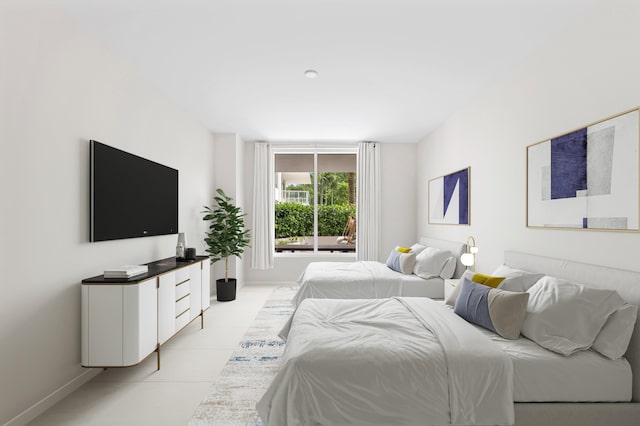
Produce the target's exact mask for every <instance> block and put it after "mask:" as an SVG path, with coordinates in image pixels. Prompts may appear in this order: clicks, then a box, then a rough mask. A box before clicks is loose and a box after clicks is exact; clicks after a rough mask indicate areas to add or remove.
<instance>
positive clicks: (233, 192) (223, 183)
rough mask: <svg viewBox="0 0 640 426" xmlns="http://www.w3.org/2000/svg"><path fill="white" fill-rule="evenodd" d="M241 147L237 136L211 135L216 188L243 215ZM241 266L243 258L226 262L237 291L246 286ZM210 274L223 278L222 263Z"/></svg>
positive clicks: (214, 277) (232, 258)
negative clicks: (238, 288) (237, 288)
mask: <svg viewBox="0 0 640 426" xmlns="http://www.w3.org/2000/svg"><path fill="white" fill-rule="evenodd" d="M244 146H245V144H244V142H243V141H242V139H240V136H238V135H237V134H235V133H216V134H215V135H214V150H215V182H216V188H222V190H223V191H224V193H225V194H227V196H229V197H231V198H233V202H234V203H235V204H236V205H237V206H238V207H240V208H242V209H243V211H244V208H245V196H244V174H245V171H244ZM216 195H217V194H216ZM208 205H209V206H213V199H211V200H210V201H209V202H208ZM245 226H246V227H247V228H250V226H251V223H250V222H249V221H248V220H247V218H246V217H245ZM243 262H244V256H243V257H242V258H238V257H236V256H232V257H230V258H229V278H236V279H237V283H238V286H239V287H242V286H243V285H244V284H245V282H244V263H243ZM212 274H213V279H214V280H216V279H220V278H224V275H225V262H224V260H220V261H218V262H216V263H215V264H214V265H213V269H212ZM211 291H212V293H215V286H211Z"/></svg>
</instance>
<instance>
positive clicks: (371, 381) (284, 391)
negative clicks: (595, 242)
mask: <svg viewBox="0 0 640 426" xmlns="http://www.w3.org/2000/svg"><path fill="white" fill-rule="evenodd" d="M505 264H507V265H509V266H511V267H514V268H519V269H525V270H528V271H532V272H542V273H545V274H547V275H552V276H556V277H559V278H564V279H567V280H570V281H574V282H580V283H582V284H584V285H586V286H590V287H596V288H606V289H614V290H616V291H618V293H619V294H620V295H621V296H622V298H623V299H625V301H626V302H628V303H633V304H635V305H638V304H640V273H638V272H632V271H622V270H616V269H612V268H606V267H600V266H594V265H586V264H580V263H576V262H569V261H562V260H557V259H550V258H545V257H540V256H534V255H527V254H522V253H516V252H506V253H505ZM403 301H404V302H403ZM434 303H435V304H436V305H434ZM407 304H409V305H411V308H410V309H408V311H409V312H410V314H408V313H407V309H405V310H404V311H403V309H402V307H403V306H404V307H405V308H406V306H405V305H407ZM358 305H362V306H365V309H364V311H365V312H364V314H363V313H361V312H358V309H357V306H358ZM392 305H393V309H392ZM367 307H368V313H367ZM437 310H443V311H447V308H445V307H443V306H442V305H438V304H437V303H436V302H433V301H430V300H428V299H424V298H406V299H403V298H398V299H387V300H351V301H349V300H308V301H305V303H304V304H303V305H302V306H301V307H300V308H299V311H298V312H296V314H295V315H294V317H293V318H292V321H290V324H289V325H290V331H289V330H288V329H285V330H283V331H284V333H285V335H286V334H287V333H289V334H288V336H289V340H288V342H287V347H286V349H285V354H284V356H283V364H282V368H281V371H280V373H279V374H278V376H277V377H276V379H275V380H274V382H273V383H272V386H271V387H270V389H269V390H268V391H267V393H266V394H265V396H264V397H263V399H262V400H261V401H260V402H259V404H258V409H259V412H260V415H261V417H262V418H263V420H267V419H268V420H270V423H269V424H282V425H285V424H287V423H288V422H287V418H288V419H290V420H291V419H296V416H299V415H300V412H301V411H299V410H302V412H305V410H307V411H306V412H308V413H312V414H311V421H312V423H311V424H334V423H349V424H385V422H386V423H388V424H394V423H395V424H426V423H427V422H428V421H427V419H429V420H430V421H429V424H449V418H448V417H447V416H448V415H449V413H451V415H452V416H458V417H456V418H455V419H454V421H457V422H458V423H459V424H474V423H476V422H479V423H481V424H509V421H511V422H513V420H514V418H515V424H516V425H518V426H521V425H539V424H545V425H598V424H611V425H613V424H615V425H637V424H639V421H638V420H639V419H640V403H639V401H640V379H639V377H638V376H639V375H640V359H639V354H640V351H639V346H640V338H639V334H640V331H639V330H640V327H639V326H638V325H637V323H636V328H635V330H634V333H633V337H632V340H631V344H630V345H629V349H628V351H627V353H626V354H625V358H626V359H620V360H616V361H610V360H606V359H605V358H604V357H602V356H600V355H598V354H597V353H595V352H593V351H591V350H589V351H583V352H580V353H577V354H574V355H571V356H570V357H564V356H562V355H559V354H556V353H553V352H550V351H547V350H546V349H543V348H541V347H539V346H538V345H537V344H535V343H533V342H531V341H529V340H527V339H524V338H522V337H521V338H520V339H518V340H516V341H508V340H506V339H502V338H500V337H499V336H497V335H495V334H493V333H490V332H488V331H484V330H483V329H480V328H479V327H475V326H471V325H470V324H468V323H465V324H467V326H468V327H470V328H471V329H473V330H476V333H477V334H479V335H482V336H484V337H485V338H486V340H489V341H492V342H494V343H495V344H497V347H500V348H501V349H502V351H499V352H501V353H503V354H506V355H507V356H508V358H509V359H510V360H511V363H509V364H510V365H513V373H511V374H512V375H511V376H509V378H508V380H507V382H508V383H507V384H506V385H505V384H504V383H505V382H504V377H503V376H501V374H497V375H493V374H494V373H491V374H492V376H491V377H492V378H491V379H490V380H487V377H486V376H484V377H481V379H480V380H479V381H474V379H473V376H474V371H475V370H476V368H475V367H473V364H472V362H473V356H477V355H478V349H477V348H476V345H475V344H474V350H473V352H472V353H471V355H472V357H471V359H466V358H462V361H460V360H459V361H457V364H456V363H453V364H452V363H451V355H450V354H447V355H446V359H447V364H448V366H449V370H448V371H445V372H444V375H443V374H440V375H437V374H436V373H437V372H438V370H441V369H442V368H443V367H442V365H441V364H438V362H437V360H438V359H441V358H442V357H443V355H442V353H441V352H439V351H438V349H436V350H435V351H431V352H429V355H428V356H424V357H423V358H424V359H423V358H420V354H419V353H420V352H421V351H422V348H424V347H427V346H428V345H429V342H431V343H433V339H434V337H433V336H432V335H431V334H430V333H429V332H427V331H426V330H427V329H426V328H424V327H422V329H421V328H420V326H419V324H420V323H421V322H422V321H423V320H424V319H420V318H422V317H423V316H430V315H432V312H434V311H437ZM416 311H419V312H420V314H419V315H416ZM445 315H446V314H445ZM451 315H454V316H455V314H453V313H452V312H451ZM411 318H415V319H417V320H418V321H417V323H418V324H416V321H415V320H412V319H411ZM432 321H433V319H432ZM448 321H449V320H439V319H437V318H436V319H435V324H436V325H433V324H431V323H430V325H428V329H429V330H431V331H434V330H437V329H438V327H440V326H441V327H445V328H446V327H448V325H447V324H448ZM405 324H406V325H407V326H406V327H405V326H404V325H405ZM438 324H439V325H438ZM423 326H424V324H423ZM318 327H319V328H318ZM463 332H464V333H467V332H466V331H456V332H454V333H444V334H445V336H446V335H451V336H452V339H453V340H454V342H453V345H454V348H453V352H454V353H459V352H460V353H462V355H463V356H464V352H465V351H466V350H461V349H460V348H457V349H456V348H455V343H456V342H455V340H456V339H457V336H461V334H460V333H463ZM470 333H472V335H473V336H475V337H474V338H478V337H477V335H474V334H473V332H470ZM436 335H437V333H436ZM466 339H468V338H467V337H465V338H464V339H462V338H460V339H458V340H459V341H464V340H466ZM478 339H479V338H478ZM323 341H324V342H328V344H327V345H323V346H319V345H320V343H321V342H323ZM436 342H437V340H436ZM451 344H452V343H451V342H449V343H443V342H442V340H440V346H442V347H445V348H446V346H447V345H451ZM436 346H438V345H437V344H436ZM402 348H404V349H406V350H404V349H402ZM489 352H490V351H489ZM406 354H409V355H406ZM468 354H469V353H468V352H467V355H468ZM452 365H457V367H455V368H453V367H452ZM407 366H409V368H408V370H407V369H405V368H406V367H407ZM445 370H446V367H445ZM426 371H429V373H427V372H426ZM632 371H633V372H634V373H635V374H632ZM461 372H462V373H463V374H462V375H457V374H458V373H461ZM441 373H442V372H441ZM427 375H428V376H429V378H428V379H427ZM447 377H448V378H447ZM344 378H347V380H344ZM447 380H449V382H448V383H445V382H446V381H447ZM443 381H444V382H443ZM501 381H502V384H500V383H501ZM438 384H439V386H440V387H438V386H437V385H438ZM482 384H484V385H485V386H486V388H485V389H482ZM496 384H499V385H498V388H501V389H503V390H504V389H505V386H507V389H508V390H509V393H510V398H511V400H512V401H515V404H513V403H511V402H509V403H507V406H510V407H511V412H509V409H508V407H506V406H505V403H504V401H503V400H501V399H500V398H501V396H500V395H497V394H492V392H493V393H495V391H496V386H495V385H496ZM425 386H426V387H425ZM456 386H457V387H458V388H460V389H465V390H469V391H470V390H473V389H476V388H479V391H478V393H476V394H467V395H466V396H465V395H462V396H456V395H458V394H457V393H456V391H454V390H455V389H454V388H456ZM447 389H448V391H447ZM447 392H449V395H451V398H448V401H444V400H443V398H444V396H446V395H447ZM489 394H491V397H490V398H489V399H490V400H491V401H493V402H492V403H491V404H490V407H491V410H492V412H493V413H498V414H496V415H497V416H498V417H495V418H493V419H492V418H490V417H487V413H482V412H478V411H474V410H477V409H478V407H473V406H472V407H459V404H460V401H461V400H464V401H475V400H478V399H482V398H485V397H486V395H489ZM379 397H381V398H382V399H381V400H380V399H377V398H379ZM335 398H338V399H337V400H336V399H335ZM444 399H447V398H444ZM310 401H311V402H310ZM384 401H392V402H391V403H385V402H384ZM594 401H598V402H594ZM614 401H631V402H614ZM449 403H451V404H452V405H451V406H449V405H448V404H449ZM314 404H315V405H314ZM327 407H331V409H327ZM443 407H444V411H443ZM379 408H380V410H379ZM425 413H429V414H425ZM384 415H386V416H387V417H386V418H385V417H384ZM291 416H293V417H291ZM403 416H406V417H403ZM412 416H413V417H412ZM425 416H426V417H425ZM509 416H512V417H509ZM513 416H514V417H513ZM419 419H420V420H419ZM465 419H466V420H465ZM469 419H473V420H469ZM478 419H484V420H478ZM314 422H315V423H314ZM389 422H391V423H389ZM265 423H266V421H265ZM289 424H291V423H289Z"/></svg>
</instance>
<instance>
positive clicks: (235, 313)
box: [29, 285, 277, 426]
mask: <svg viewBox="0 0 640 426" xmlns="http://www.w3.org/2000/svg"><path fill="white" fill-rule="evenodd" d="M275 287H277V286H271V285H246V286H244V287H242V288H240V289H239V290H238V294H237V298H236V300H234V301H232V302H217V301H215V299H214V300H212V302H211V307H210V308H209V310H208V311H207V312H205V314H204V318H205V320H204V329H203V330H201V329H200V320H199V319H196V320H195V321H193V322H192V323H191V324H189V325H188V326H187V327H186V328H184V329H183V330H182V331H180V332H179V333H178V334H177V335H175V336H174V337H173V338H172V339H171V340H170V341H169V342H167V343H165V344H164V345H163V346H162V348H161V358H160V362H161V368H160V371H157V370H156V357H155V355H152V356H150V357H149V358H147V359H146V360H145V361H144V362H143V363H142V364H140V365H138V366H135V367H130V368H112V369H108V370H106V371H104V372H102V373H100V374H99V375H98V376H96V377H95V378H93V379H92V380H91V381H90V382H88V383H86V384H84V385H83V386H82V387H80V388H79V389H78V390H76V391H75V392H73V393H72V394H71V395H69V396H68V397H66V398H65V399H63V400H62V401H60V402H59V403H58V404H56V405H55V406H53V407H51V408H50V409H49V410H47V411H46V412H44V413H43V414H42V415H41V416H39V417H37V418H36V419H35V420H34V421H32V422H31V423H29V424H30V425H47V426H49V425H65V426H66V425H71V426H73V425H78V426H79V425H82V426H94V425H96V426H97V425H105V426H106V425H108V426H113V425H118V426H126V425H136V426H141V425H154V426H162V425H186V424H187V423H188V421H189V419H190V418H191V415H192V414H193V412H194V410H195V409H196V407H197V406H198V404H200V402H201V401H202V400H203V399H204V398H205V397H206V396H207V391H208V389H209V387H211V385H212V384H213V381H214V380H215V379H216V377H217V376H218V374H219V373H220V371H222V369H223V367H224V366H225V364H226V363H227V360H228V359H229V357H230V356H231V354H232V352H233V351H234V349H235V348H236V346H237V345H238V343H239V342H240V339H241V338H242V336H243V335H244V333H245V332H246V331H247V328H248V327H249V325H251V323H252V322H253V319H254V318H255V316H256V315H257V313H258V311H259V310H260V308H261V307H262V305H264V302H265V301H266V299H267V298H268V296H269V294H271V291H272V290H273V289H274V288H275Z"/></svg>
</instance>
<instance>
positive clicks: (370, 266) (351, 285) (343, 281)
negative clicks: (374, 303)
mask: <svg viewBox="0 0 640 426" xmlns="http://www.w3.org/2000/svg"><path fill="white" fill-rule="evenodd" d="M298 284H300V288H299V290H298V292H297V293H296V295H295V296H294V298H293V300H292V301H291V304H292V305H293V306H294V307H296V306H298V305H299V304H300V302H302V301H303V300H304V299H308V298H319V299H375V298H385V297H393V296H400V294H401V293H402V274H400V273H398V272H395V271H393V270H392V269H390V268H389V267H387V265H385V264H384V263H380V262H373V261H361V262H312V263H310V264H309V265H308V266H307V268H306V269H305V271H304V272H303V273H302V275H301V276H300V278H298Z"/></svg>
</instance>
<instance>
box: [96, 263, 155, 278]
mask: <svg viewBox="0 0 640 426" xmlns="http://www.w3.org/2000/svg"><path fill="white" fill-rule="evenodd" d="M148 271H149V268H148V267H147V265H124V266H121V267H120V268H113V269H105V271H104V277H105V278H131V277H135V276H136V275H142V274H146V273H147V272H148Z"/></svg>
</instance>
